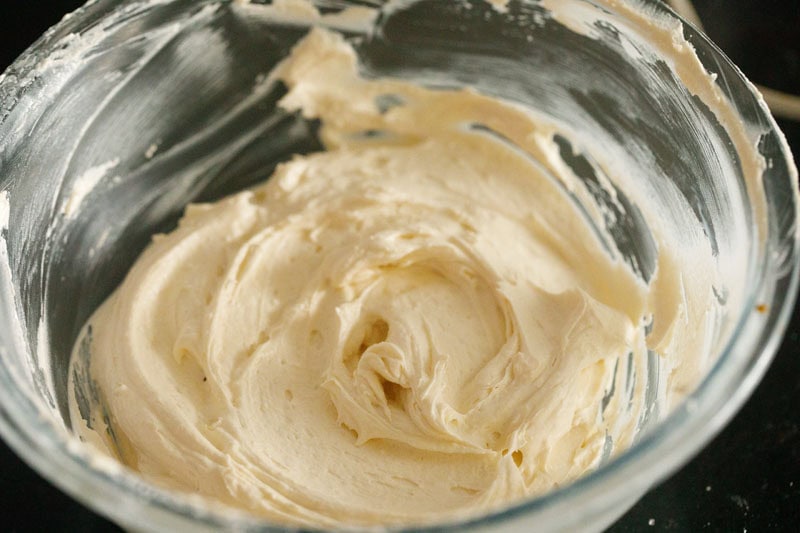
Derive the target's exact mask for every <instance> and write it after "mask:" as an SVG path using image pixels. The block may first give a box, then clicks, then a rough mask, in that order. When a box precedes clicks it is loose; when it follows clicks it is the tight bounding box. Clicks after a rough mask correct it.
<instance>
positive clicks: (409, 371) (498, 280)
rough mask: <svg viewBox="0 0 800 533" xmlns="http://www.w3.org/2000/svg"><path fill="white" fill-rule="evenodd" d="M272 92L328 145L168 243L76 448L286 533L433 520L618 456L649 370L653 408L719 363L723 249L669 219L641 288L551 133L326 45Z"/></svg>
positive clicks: (108, 329) (128, 301)
mask: <svg viewBox="0 0 800 533" xmlns="http://www.w3.org/2000/svg"><path fill="white" fill-rule="evenodd" d="M278 80H280V81H281V82H282V83H285V84H286V86H287V87H288V92H287V94H286V95H285V97H284V98H283V99H282V100H281V102H280V105H281V107H283V108H284V109H285V110H287V111H299V112H301V113H302V114H303V115H304V116H305V117H308V118H314V119H319V120H320V121H321V124H322V127H321V132H320V135H321V138H322V139H323V141H324V143H325V146H326V151H324V152H320V153H314V154H310V155H306V156H296V157H295V158H294V159H292V160H291V161H289V162H286V163H284V164H282V165H280V166H279V167H278V168H277V170H276V171H275V173H274V175H273V176H272V177H271V178H270V179H269V180H268V181H266V182H265V183H264V184H263V185H260V186H258V187H256V188H254V189H251V190H247V191H244V192H241V193H239V194H235V195H233V196H230V197H228V198H225V199H223V200H220V201H218V202H216V203H212V204H198V205H190V206H189V207H188V208H187V210H186V213H185V215H184V217H183V219H182V220H181V221H180V223H179V225H178V227H177V229H175V230H174V231H172V232H171V233H169V234H167V235H159V236H156V237H155V238H154V240H153V243H152V244H151V245H150V246H149V247H148V248H147V250H146V251H145V252H144V253H143V254H142V256H141V257H140V258H139V260H138V261H137V262H136V264H135V265H134V267H133V268H132V269H131V271H130V272H129V274H128V275H127V277H126V278H125V280H124V282H123V283H122V285H121V286H120V287H119V288H118V289H117V290H116V291H115V292H114V293H113V295H112V296H111V297H110V298H109V299H108V300H107V301H106V302H105V303H104V304H103V305H102V306H101V307H100V308H99V309H98V310H97V311H96V313H95V314H94V316H93V317H92V318H91V320H90V321H89V322H88V324H87V326H86V327H85V329H84V333H83V335H82V337H81V339H80V340H79V342H78V346H81V345H83V346H86V345H88V346H89V347H90V351H91V368H90V372H91V379H92V380H93V381H94V383H95V387H96V389H97V391H98V394H99V396H100V398H101V404H102V405H103V410H102V412H100V411H97V412H94V413H93V415H92V416H93V417H94V418H90V419H89V420H88V421H87V420H84V418H85V417H82V416H81V414H80V412H79V409H78V407H77V406H76V402H74V401H73V402H72V407H73V420H75V421H77V422H76V423H75V426H76V430H77V431H78V433H79V434H80V435H81V436H82V437H83V438H84V439H86V440H90V441H93V442H96V443H98V444H99V445H100V446H101V447H102V448H105V449H106V450H107V451H108V453H111V454H113V455H115V456H116V457H117V458H119V459H120V460H121V461H122V462H123V463H124V464H126V465H127V466H128V467H130V468H131V469H133V470H136V471H138V472H139V473H141V475H142V476H144V477H145V478H146V479H148V480H151V481H153V482H155V483H157V484H159V485H161V486H166V487H169V488H172V489H176V490H180V491H185V492H191V493H197V494H200V495H204V496H208V497H210V498H212V499H214V500H217V501H220V502H223V503H227V504H230V505H233V506H236V507H240V508H243V509H245V510H247V511H250V512H252V513H254V514H256V515H259V516H263V517H266V518H268V519H270V520H274V521H278V522H281V523H290V524H297V525H302V526H327V527H336V526H342V525H354V524H355V525H374V524H400V523H402V524H414V523H429V522H431V521H436V520H442V519H445V518H448V517H452V516H455V515H459V516H461V515H468V514H474V513H481V512H485V511H486V510H487V509H495V508H498V507H500V506H503V505H507V504H509V503H512V502H515V501H518V500H519V499H521V498H525V497H529V496H531V495H536V494H542V493H544V492H546V491H549V490H552V489H554V488H557V487H559V486H562V485H564V484H566V483H568V482H570V481H571V480H574V479H575V478H576V477H578V476H580V475H582V474H584V473H585V472H586V471H588V470H591V469H593V468H595V467H596V466H597V465H598V464H599V463H600V462H601V461H602V460H604V459H607V458H608V457H609V456H610V455H612V454H613V453H615V452H617V451H618V450H622V449H625V448H626V447H627V446H629V445H630V444H631V443H632V441H633V439H634V437H635V435H636V433H637V424H638V423H639V422H640V420H641V419H642V416H643V414H644V410H645V409H647V403H646V401H645V388H646V385H647V382H648V381H647V377H646V375H645V374H646V371H647V368H648V359H650V362H649V364H650V365H652V364H656V365H659V366H660V367H661V369H662V370H664V369H666V370H667V371H669V370H670V369H671V368H680V369H681V370H680V372H675V373H674V376H673V378H671V380H666V379H665V380H661V381H660V383H659V385H658V387H659V389H658V390H655V391H648V394H649V395H650V396H651V399H652V397H653V395H655V396H658V397H664V396H670V395H671V394H672V393H673V392H674V391H676V390H677V391H682V390H685V389H686V388H688V387H690V386H691V385H693V384H694V383H695V382H696V380H697V378H698V376H699V373H700V365H699V364H697V363H692V362H689V363H687V364H686V365H679V364H678V362H677V359H676V358H677V357H681V354H686V353H700V352H702V351H703V350H702V347H703V346H705V343H707V335H708V332H707V329H708V328H707V325H708V321H709V320H710V318H709V313H708V310H709V309H710V308H711V307H712V305H713V304H712V302H713V298H712V294H711V284H710V283H709V280H710V279H711V277H713V268H705V269H704V268H702V267H703V266H704V265H705V266H708V265H710V264H711V262H710V261H711V254H710V250H708V249H707V248H702V247H701V248H697V249H694V250H691V251H690V252H691V253H687V251H686V250H683V251H682V252H680V253H677V252H676V253H673V250H674V249H676V246H675V244H674V243H665V242H664V237H663V236H662V235H660V234H659V233H658V229H657V225H654V229H653V232H654V239H655V240H656V242H657V244H658V247H659V257H658V265H657V268H656V272H655V273H654V275H653V276H652V279H650V280H644V279H642V276H641V275H640V274H639V273H637V272H635V271H634V269H633V268H631V266H630V265H629V264H627V263H626V262H625V261H624V260H623V259H622V258H620V257H619V254H615V253H614V252H613V250H609V249H608V247H607V245H606V244H604V242H605V241H604V240H603V239H601V238H599V237H598V231H600V230H598V228H597V226H596V225H595V224H593V223H592V217H591V216H590V215H591V214H587V213H585V212H583V211H582V210H581V208H580V206H579V205H578V204H577V203H576V202H575V199H574V195H572V194H571V193H570V191H572V190H574V189H575V187H576V186H575V182H574V181H575V180H574V177H572V176H571V175H570V173H569V171H568V169H566V168H565V167H564V166H563V165H561V166H559V165H557V164H556V163H555V162H554V161H555V160H554V158H553V157H552V156H551V154H552V151H553V146H554V145H553V140H552V139H553V133H554V132H555V129H554V128H555V127H554V126H553V125H551V124H549V123H547V122H546V121H543V120H540V119H538V118H537V117H536V116H534V115H532V114H530V113H529V112H528V111H526V110H525V109H522V108H520V107H518V106H515V105H513V104H511V103H507V102H503V101H500V100H498V99H495V98H491V97H488V96H485V95H482V94H480V93H478V92H476V91H474V90H470V89H464V90H433V89H427V88H423V87H420V86H415V85H413V84H410V83H406V82H403V81H399V80H391V79H378V80H365V79H362V78H360V77H359V75H358V68H357V60H356V55H355V53H354V52H353V50H352V49H351V48H350V46H349V45H348V44H347V43H346V42H345V41H344V40H343V39H342V38H341V37H340V36H338V35H337V34H334V33H331V32H329V31H327V30H322V29H314V30H312V31H311V32H310V33H309V35H308V36H307V37H306V38H305V39H303V40H302V41H301V42H300V44H298V45H297V46H296V47H295V49H294V50H293V52H292V53H291V55H290V57H289V58H288V59H287V60H285V61H284V62H283V63H282V64H281V65H280V66H279V67H278V68H277V69H276V70H275V71H274V72H273V73H272V74H271V76H270V78H269V81H271V82H277V81H278ZM678 248H679V247H678ZM689 255H691V258H690V259H687V256H689ZM686 261H693V262H694V266H695V267H697V266H699V267H700V268H694V269H693V270H692V271H693V272H694V274H693V275H692V276H690V277H685V276H684V274H683V270H682V268H684V267H685V263H686ZM76 349H77V348H76ZM656 350H657V351H658V353H659V354H660V355H658V356H655V357H654V354H655V351H656ZM684 358H686V357H685V356H684ZM687 368H688V370H687ZM72 374H73V373H71V375H72ZM90 426H91V428H92V429H90Z"/></svg>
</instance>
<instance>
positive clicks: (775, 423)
mask: <svg viewBox="0 0 800 533" xmlns="http://www.w3.org/2000/svg"><path fill="white" fill-rule="evenodd" d="M81 3H82V2H80V1H78V0H47V1H39V2H25V1H13V2H7V3H6V6H7V7H6V8H5V10H4V12H3V15H4V20H3V22H2V25H3V31H0V69H4V68H5V67H6V66H7V65H9V64H10V63H11V62H12V61H13V60H14V59H15V58H16V57H17V56H18V55H19V54H20V53H21V52H22V51H23V50H24V49H25V48H26V47H27V46H28V45H30V44H31V43H33V42H34V40H36V38H37V37H38V36H39V35H40V34H41V33H42V32H43V31H44V30H45V29H47V28H48V27H49V26H51V25H53V24H55V23H56V22H58V20H59V19H60V18H61V15H62V14H64V13H67V12H69V11H72V10H73V9H75V8H77V7H78V6H79V5H80V4H81ZM695 4H696V6H697V9H698V11H699V13H700V15H701V17H702V18H703V21H704V23H705V25H706V30H707V31H708V33H709V35H711V37H712V39H714V40H715V41H716V42H717V43H718V44H720V46H721V48H723V49H724V50H726V51H727V52H728V54H729V55H730V56H731V57H732V58H733V59H734V62H736V63H737V64H738V65H740V66H741V67H742V68H743V70H744V71H745V72H746V73H747V74H748V75H749V76H750V77H751V78H752V79H753V80H754V81H756V82H760V83H768V84H770V85H771V86H773V87H775V88H778V89H782V90H785V91H792V92H794V93H796V94H800V2H798V1H797V0H785V1H776V0H761V1H757V0H737V1H732V0H696V2H695ZM781 127H782V128H783V130H784V132H785V133H786V134H787V138H788V139H789V142H790V145H791V146H792V150H793V152H794V153H796V154H797V153H800V124H798V123H791V122H781ZM0 520H2V522H1V523H0V529H3V530H5V531H66V530H69V531H109V530H114V529H116V527H115V526H113V525H112V524H111V523H109V522H107V521H106V520H104V519H102V518H100V517H99V516H97V515H95V514H94V513H92V512H91V511H89V510H87V509H86V508H85V507H83V506H81V505H80V504H78V503H76V502H75V501H73V500H72V499H71V498H69V497H67V496H65V495H64V494H63V493H61V492H60V491H59V490H57V489H56V488H54V487H53V486H52V485H50V484H49V483H48V482H46V481H45V480H43V479H42V478H41V477H39V476H38V475H37V474H36V473H35V472H33V471H32V470H31V469H30V468H28V467H27V466H26V465H25V464H24V463H22V461H20V460H19V459H17V457H16V456H15V455H14V454H13V453H12V452H11V451H10V450H9V449H8V448H7V447H6V446H5V444H2V443H0ZM643 530H645V531H742V532H747V531H798V530H800V311H798V309H795V313H794V317H793V318H792V323H791V325H790V327H789V330H788V332H787V334H786V338H785V339H784V342H783V344H782V345H781V348H780V350H779V352H778V355H777V357H776V359H775V362H774V363H773V365H772V367H771V368H770V370H769V372H768V373H767V375H766V377H765V378H764V380H763V382H762V383H761V384H760V386H759V387H758V389H757V390H756V392H755V393H754V395H753V397H752V398H751V399H750V401H749V402H748V403H747V404H746V405H745V407H744V408H743V409H742V411H741V412H740V413H739V414H738V415H737V416H736V418H735V419H734V420H733V422H732V423H731V424H730V425H729V426H728V427H727V428H726V429H725V430H724V431H723V432H722V433H721V434H720V435H719V436H718V437H717V438H716V439H715V440H714V441H713V442H712V443H711V444H710V445H709V446H707V447H706V449H705V450H704V451H703V452H702V453H700V455H698V456H697V457H696V458H695V459H694V460H693V461H692V462H691V463H689V464H688V465H687V466H685V467H684V468H683V469H682V470H680V471H679V472H678V473H677V474H675V475H674V476H673V477H672V478H670V479H668V480H667V481H665V482H664V483H663V484H661V486H659V487H657V488H656V489H654V490H652V491H651V492H650V493H649V494H648V495H646V496H645V497H644V498H643V499H642V500H641V501H640V502H639V503H638V504H637V505H636V506H635V507H634V508H633V509H632V510H631V511H630V512H629V513H628V514H626V515H625V516H624V517H623V518H622V519H621V520H620V521H619V522H617V523H616V524H615V525H614V526H613V527H612V528H611V531H612V532H629V531H643Z"/></svg>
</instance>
